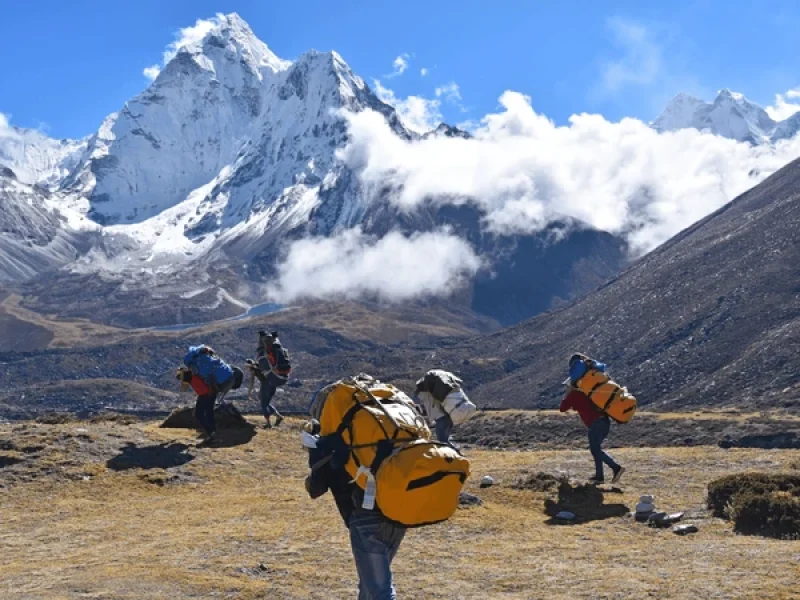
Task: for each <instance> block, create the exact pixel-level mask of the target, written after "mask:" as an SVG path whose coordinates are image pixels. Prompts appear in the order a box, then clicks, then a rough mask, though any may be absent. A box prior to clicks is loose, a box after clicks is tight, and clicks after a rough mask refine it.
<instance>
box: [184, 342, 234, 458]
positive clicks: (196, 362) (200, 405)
mask: <svg viewBox="0 0 800 600" xmlns="http://www.w3.org/2000/svg"><path fill="white" fill-rule="evenodd" d="M183 362H184V364H185V365H186V367H187V369H188V373H191V377H189V375H188V374H184V375H183V376H182V380H183V381H184V382H186V383H189V384H190V385H191V386H192V389H193V390H194V391H195V393H196V394H197V402H196V404H195V409H194V414H195V418H196V419H197V421H198V423H200V426H201V427H202V428H203V430H204V431H205V439H204V440H203V441H202V443H201V444H200V445H203V446H210V445H213V444H214V442H215V440H216V437H217V425H216V421H215V419H214V405H215V404H216V401H217V398H218V397H224V396H225V394H227V393H228V392H229V391H231V390H234V389H237V388H238V387H239V386H240V385H241V384H242V379H243V373H242V370H241V369H239V368H238V367H231V366H230V365H229V364H228V363H226V362H225V361H224V360H222V359H221V358H220V357H219V356H217V354H216V352H214V350H213V349H212V348H211V347H209V346H206V345H205V344H202V345H199V346H189V351H188V352H187V353H186V356H185V357H184V358H183ZM179 373H180V372H179ZM184 373H187V372H186V371H184ZM179 376H180V375H179ZM187 379H188V381H187Z"/></svg>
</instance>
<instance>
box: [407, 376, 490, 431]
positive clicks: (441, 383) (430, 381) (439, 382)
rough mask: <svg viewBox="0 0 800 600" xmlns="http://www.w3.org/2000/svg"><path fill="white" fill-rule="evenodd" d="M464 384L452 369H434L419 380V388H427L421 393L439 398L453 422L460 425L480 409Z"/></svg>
mask: <svg viewBox="0 0 800 600" xmlns="http://www.w3.org/2000/svg"><path fill="white" fill-rule="evenodd" d="M462 384H463V381H462V380H461V379H460V378H459V377H457V376H456V375H453V374H452V373H451V372H450V371H443V370H441V369H432V370H430V371H428V372H427V373H425V377H423V378H422V379H421V380H420V381H418V382H417V389H427V390H428V391H427V392H421V393H429V394H430V395H431V396H433V397H434V398H435V399H436V400H438V401H439V403H441V405H442V409H443V410H444V411H445V412H446V413H447V414H448V415H450V418H451V419H452V420H453V424H455V425H460V424H461V423H465V422H467V421H468V420H469V419H471V418H472V417H474V416H475V414H476V412H477V410H478V407H477V406H475V405H474V404H473V403H472V401H471V400H470V399H469V398H468V397H467V395H466V394H465V393H464V390H463V389H462V388H461V386H462Z"/></svg>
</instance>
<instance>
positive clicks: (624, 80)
mask: <svg viewBox="0 0 800 600" xmlns="http://www.w3.org/2000/svg"><path fill="white" fill-rule="evenodd" d="M606 25H607V27H608V29H609V30H610V32H611V34H612V36H613V38H614V42H615V43H616V44H617V45H618V46H619V47H620V48H622V50H623V55H622V57H621V58H619V59H618V60H614V61H608V62H606V63H605V64H603V66H602V87H603V89H604V90H605V91H606V92H608V93H616V92H619V91H620V90H621V89H623V88H625V87H627V86H629V85H649V84H651V83H654V82H655V81H656V80H657V79H658V77H659V74H660V73H661V71H662V66H663V49H662V46H661V44H660V43H658V42H657V41H656V39H655V35H654V34H653V32H652V31H650V29H649V28H647V27H646V26H644V25H642V24H640V23H636V22H634V21H631V20H628V19H623V18H619V17H614V18H610V19H608V20H607V21H606Z"/></svg>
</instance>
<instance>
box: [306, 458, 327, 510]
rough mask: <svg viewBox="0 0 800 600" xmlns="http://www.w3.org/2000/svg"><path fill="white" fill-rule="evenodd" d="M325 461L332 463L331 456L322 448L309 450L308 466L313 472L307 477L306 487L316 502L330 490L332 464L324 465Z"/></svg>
mask: <svg viewBox="0 0 800 600" xmlns="http://www.w3.org/2000/svg"><path fill="white" fill-rule="evenodd" d="M324 460H328V461H330V454H328V453H327V452H325V451H323V450H321V449H320V448H309V452H308V466H309V467H310V468H311V472H310V473H309V474H308V476H307V477H306V482H305V486H306V491H307V492H308V495H309V496H311V498H312V499H315V500H316V499H317V498H319V497H320V496H322V495H324V494H325V493H326V492H327V491H328V490H329V489H330V478H331V467H330V462H328V463H322V461H324ZM315 467H316V468H315Z"/></svg>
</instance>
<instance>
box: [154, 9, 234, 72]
mask: <svg viewBox="0 0 800 600" xmlns="http://www.w3.org/2000/svg"><path fill="white" fill-rule="evenodd" d="M225 21H226V17H225V15H223V14H222V13H217V15H216V16H214V17H212V18H210V19H197V21H196V22H195V24H194V25H192V26H190V27H183V28H181V29H179V30H178V33H177V34H176V36H175V41H174V42H172V43H171V44H169V45H168V46H167V48H166V50H164V64H167V63H168V62H169V61H171V60H172V59H173V58H174V57H175V55H176V54H177V53H178V50H180V49H181V48H185V47H187V46H191V45H193V44H197V43H198V42H200V41H202V39H203V38H204V37H205V36H206V34H207V33H208V32H210V31H211V30H212V29H214V28H215V27H217V26H218V25H221V24H222V23H224V22H225Z"/></svg>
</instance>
